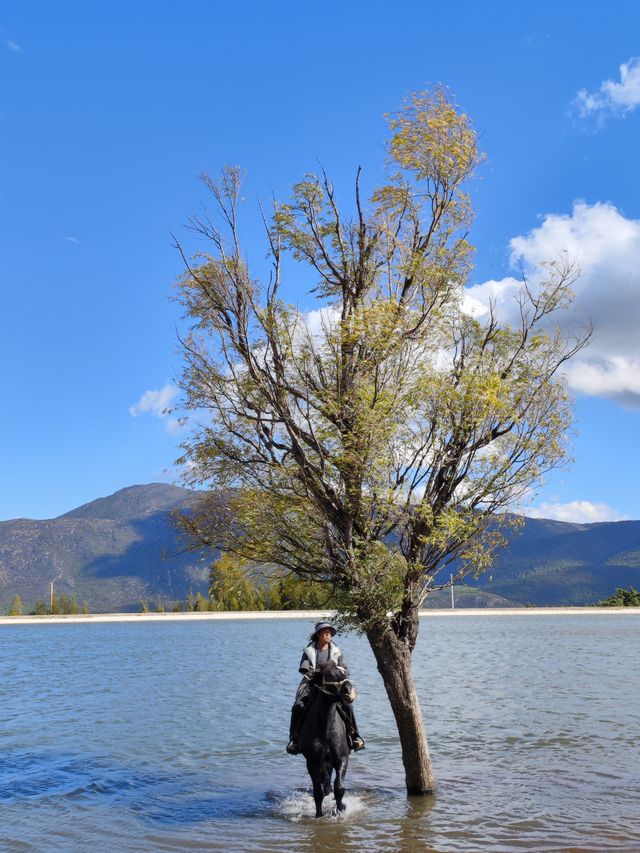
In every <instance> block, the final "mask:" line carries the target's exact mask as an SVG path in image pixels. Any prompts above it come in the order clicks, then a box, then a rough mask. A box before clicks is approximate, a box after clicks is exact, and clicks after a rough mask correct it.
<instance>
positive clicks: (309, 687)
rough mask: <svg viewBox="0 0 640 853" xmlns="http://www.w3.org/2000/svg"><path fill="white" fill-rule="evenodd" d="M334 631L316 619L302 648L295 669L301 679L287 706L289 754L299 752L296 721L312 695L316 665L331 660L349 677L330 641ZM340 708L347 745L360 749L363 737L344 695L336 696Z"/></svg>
mask: <svg viewBox="0 0 640 853" xmlns="http://www.w3.org/2000/svg"><path fill="white" fill-rule="evenodd" d="M336 633H337V631H336V629H335V628H334V627H333V625H332V624H331V623H330V622H317V623H316V625H315V628H314V630H313V634H312V635H311V637H310V640H309V645H308V646H307V647H306V648H305V649H304V651H303V652H302V659H301V661H300V666H299V668H298V671H299V672H301V673H302V676H303V677H302V681H301V682H300V684H299V686H298V690H297V692H296V698H295V702H294V703H293V707H292V708H291V725H290V727H289V743H288V744H287V750H286V751H287V752H288V753H289V755H297V754H298V753H299V752H300V746H299V740H300V723H301V722H302V717H303V714H304V711H305V708H306V707H307V705H308V703H309V701H310V700H311V699H312V697H313V693H314V688H313V683H312V682H313V675H314V672H315V671H316V669H317V668H318V667H319V666H321V665H322V664H325V663H327V661H330V660H332V661H334V662H335V663H336V664H337V665H338V666H339V667H340V668H341V669H342V670H344V674H345V679H348V678H349V671H348V669H347V667H346V665H345V662H344V658H343V657H342V652H341V651H340V649H339V648H338V646H337V645H336V644H335V643H334V642H332V639H333V637H334V636H335V635H336ZM339 702H340V706H341V710H342V711H343V716H344V718H345V723H346V726H347V735H348V738H349V742H350V746H351V749H352V750H353V751H354V752H358V751H359V750H361V749H364V746H365V744H364V740H363V739H362V738H361V737H360V734H359V733H358V727H357V725H356V718H355V715H354V713H353V705H352V704H351V702H350V701H348V699H346V698H344V699H343V698H340V699H339Z"/></svg>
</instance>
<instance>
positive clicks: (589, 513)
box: [524, 501, 628, 524]
mask: <svg viewBox="0 0 640 853" xmlns="http://www.w3.org/2000/svg"><path fill="white" fill-rule="evenodd" d="M524 514H525V515H528V516H529V517H530V518H551V519H553V520H555V521H568V522H571V523H572V524H594V523H595V522H598V521H624V520H625V519H627V518H628V516H626V515H622V514H621V513H619V512H618V511H617V510H615V509H613V507H610V506H609V505H608V504H603V503H592V502H591V501H569V502H568V503H541V504H540V505H539V506H537V507H529V508H528V509H525V510H524Z"/></svg>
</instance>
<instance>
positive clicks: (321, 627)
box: [313, 622, 338, 637]
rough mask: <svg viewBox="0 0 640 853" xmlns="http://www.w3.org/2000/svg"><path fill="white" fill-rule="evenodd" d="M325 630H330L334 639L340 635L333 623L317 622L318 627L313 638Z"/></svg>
mask: <svg viewBox="0 0 640 853" xmlns="http://www.w3.org/2000/svg"><path fill="white" fill-rule="evenodd" d="M325 628H328V629H329V630H330V631H331V636H332V637H335V635H336V634H337V633H338V632H337V631H336V629H335V628H334V627H333V625H332V624H331V622H316V627H315V628H314V629H313V636H314V637H315V636H316V634H317V633H318V631H324V629H325Z"/></svg>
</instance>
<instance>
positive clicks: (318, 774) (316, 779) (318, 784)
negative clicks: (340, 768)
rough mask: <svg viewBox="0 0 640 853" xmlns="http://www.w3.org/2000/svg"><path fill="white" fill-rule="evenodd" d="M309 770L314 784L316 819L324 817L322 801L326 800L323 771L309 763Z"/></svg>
mask: <svg viewBox="0 0 640 853" xmlns="http://www.w3.org/2000/svg"><path fill="white" fill-rule="evenodd" d="M307 770H308V771H309V776H311V782H312V783H313V799H314V801H315V804H316V817H322V801H323V800H324V784H323V779H322V770H321V768H320V767H318V766H317V765H312V764H311V763H310V762H309V761H307Z"/></svg>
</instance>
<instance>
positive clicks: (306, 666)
mask: <svg viewBox="0 0 640 853" xmlns="http://www.w3.org/2000/svg"><path fill="white" fill-rule="evenodd" d="M317 656H318V651H317V649H316V644H315V643H309V645H308V646H307V647H306V649H305V650H304V651H303V652H302V658H301V660H300V666H299V667H298V672H301V673H302V675H305V676H307V677H308V676H310V675H312V674H313V671H314V670H315V668H316V660H317ZM329 660H334V661H335V662H336V663H337V664H338V666H340V667H342V669H344V671H345V673H346V676H345V677H346V678H348V677H349V671H348V670H347V667H346V664H345V662H344V658H343V657H342V652H341V651H340V649H339V648H338V647H337V646H336V644H335V643H329Z"/></svg>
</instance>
